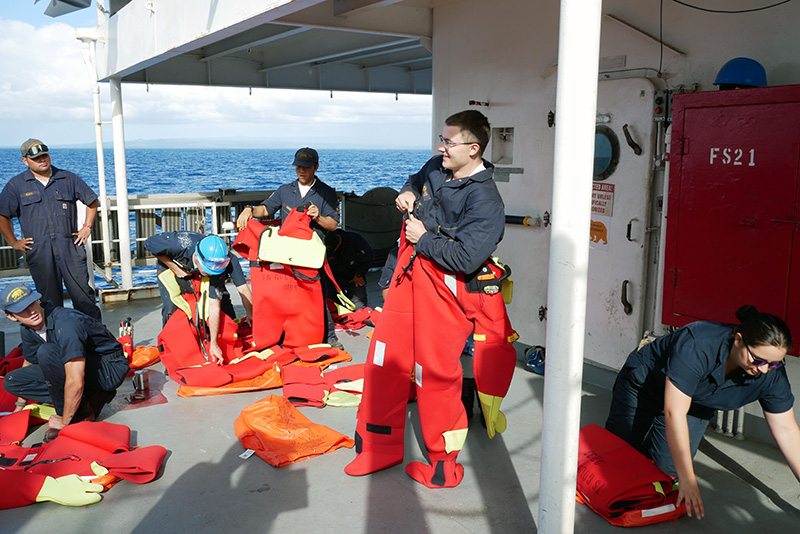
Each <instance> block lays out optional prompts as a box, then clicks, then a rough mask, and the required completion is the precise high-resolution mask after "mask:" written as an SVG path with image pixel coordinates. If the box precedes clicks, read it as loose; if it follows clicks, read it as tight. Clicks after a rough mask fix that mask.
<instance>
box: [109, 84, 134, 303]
mask: <svg viewBox="0 0 800 534" xmlns="http://www.w3.org/2000/svg"><path fill="white" fill-rule="evenodd" d="M108 81H109V86H110V87H111V129H112V131H113V132H114V177H115V183H116V185H117V227H118V228H119V262H120V274H121V276H122V289H126V290H130V289H133V266H132V263H131V222H130V208H129V206H128V168H127V166H126V164H125V125H124V121H123V115H122V83H121V81H120V78H118V77H113V78H109V79H108Z"/></svg>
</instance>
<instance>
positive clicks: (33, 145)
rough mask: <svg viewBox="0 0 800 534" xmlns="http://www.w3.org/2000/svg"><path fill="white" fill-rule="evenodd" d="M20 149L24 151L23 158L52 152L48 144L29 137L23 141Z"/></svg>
mask: <svg viewBox="0 0 800 534" xmlns="http://www.w3.org/2000/svg"><path fill="white" fill-rule="evenodd" d="M19 151H20V152H22V157H23V158H38V157H39V156H44V155H45V154H49V153H50V149H48V148H47V145H46V144H44V143H42V142H41V141H39V140H38V139H28V140H27V141H25V142H24V143H22V146H21V147H19Z"/></svg>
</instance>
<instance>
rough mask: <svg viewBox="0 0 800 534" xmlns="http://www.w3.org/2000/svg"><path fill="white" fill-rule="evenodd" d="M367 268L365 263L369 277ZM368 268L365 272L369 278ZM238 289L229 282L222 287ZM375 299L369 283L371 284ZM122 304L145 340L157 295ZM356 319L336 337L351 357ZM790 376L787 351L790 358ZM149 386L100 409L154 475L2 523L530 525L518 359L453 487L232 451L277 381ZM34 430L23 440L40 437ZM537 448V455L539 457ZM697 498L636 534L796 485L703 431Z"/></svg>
mask: <svg viewBox="0 0 800 534" xmlns="http://www.w3.org/2000/svg"><path fill="white" fill-rule="evenodd" d="M374 274H375V273H370V275H371V276H374ZM374 281H375V280H374V279H371V280H370V281H369V285H370V287H375V284H374ZM232 296H233V298H234V299H236V298H237V294H236V292H235V291H233V292H232ZM370 297H371V298H373V297H375V298H377V295H370ZM128 316H130V317H133V321H134V326H135V331H134V339H135V342H136V344H137V345H143V344H154V343H155V341H156V336H157V335H158V331H159V329H160V301H159V300H158V299H149V300H141V301H136V302H131V303H117V304H113V305H103V317H104V320H105V322H106V324H107V325H109V326H110V327H111V329H112V331H113V330H115V329H116V326H117V325H119V321H120V320H122V319H124V318H125V317H128ZM0 328H2V329H3V330H4V331H5V332H6V346H7V347H11V346H13V345H14V344H16V343H18V339H19V335H18V330H17V328H16V325H15V324H13V323H11V322H10V321H9V320H8V319H6V318H5V317H3V318H2V319H0ZM369 330H371V329H369V328H365V329H362V330H360V331H356V332H352V333H339V337H340V339H341V340H342V342H343V343H344V345H345V346H346V348H347V349H348V351H349V352H350V353H351V354H352V355H353V362H354V363H357V362H363V361H364V360H365V358H366V354H367V349H368V347H369V339H368V338H367V336H366V334H367V332H368V331H369ZM790 365H791V368H792V369H791V370H792V371H793V372H792V374H793V375H795V376H797V374H798V371H800V362H796V361H792V362H790ZM150 384H151V388H156V389H157V388H159V387H161V388H162V389H161V392H162V393H163V395H164V396H165V397H166V399H167V400H168V402H167V403H164V404H156V405H151V406H146V407H137V408H133V407H132V406H131V405H130V404H129V399H130V397H131V395H132V392H133V387H132V384H131V382H130V380H128V381H126V382H125V384H124V385H123V386H122V387H121V388H120V390H119V392H118V395H117V398H116V399H115V400H114V402H113V403H112V404H111V405H109V406H107V407H106V408H105V409H104V411H103V414H102V419H103V420H106V421H109V422H112V423H119V424H124V425H128V426H129V427H130V428H131V429H132V430H133V436H134V437H133V439H134V444H136V445H141V446H146V445H154V444H159V445H162V446H164V447H166V448H167V449H168V451H169V454H168V457H167V460H166V462H165V467H164V469H163V472H162V473H161V474H160V476H159V478H158V479H156V480H155V481H153V482H151V483H149V484H144V485H137V484H133V483H130V482H126V481H122V482H120V483H119V484H117V485H116V486H114V487H113V488H112V489H111V490H109V491H108V492H107V493H105V494H104V496H103V500H102V501H101V502H100V503H97V504H94V505H91V506H87V507H82V508H71V507H65V506H59V505H57V504H54V503H42V504H35V505H31V506H27V507H24V508H17V509H12V510H4V511H3V512H2V514H1V515H0V521H2V531H3V532H9V533H11V532H14V533H31V534H49V533H59V534H64V533H72V532H76V533H77V532H99V531H107V532H115V533H117V532H120V533H124V532H137V533H152V532H170V533H175V534H180V533H191V534H201V533H206V532H209V533H210V532H215V533H216V532H221V531H222V532H242V533H245V532H248V533H249V532H269V533H284V532H286V533H296V532H304V531H306V532H337V531H346V532H350V533H362V532H363V533H374V532H386V533H391V532H402V533H447V534H452V533H467V532H470V533H484V532H491V533H506V532H536V531H537V517H538V513H539V512H538V508H539V472H540V466H541V462H542V450H541V428H542V398H543V389H544V378H543V377H541V376H538V375H534V374H531V373H529V372H527V371H526V370H525V369H524V366H523V365H522V363H520V364H519V365H518V369H517V371H516V373H515V376H514V380H513V382H512V384H511V389H510V391H509V394H508V397H507V398H506V400H505V402H504V404H503V406H504V411H505V413H506V415H507V417H508V421H509V426H508V430H507V431H506V432H505V433H504V434H502V435H500V434H498V435H497V437H496V438H495V439H493V440H490V439H488V437H487V435H486V432H485V430H484V429H483V428H482V426H481V424H480V420H479V416H477V414H476V416H475V417H473V418H472V420H471V423H470V428H471V432H470V434H469V436H468V438H467V443H466V446H465V449H464V451H463V452H462V453H461V454H460V456H459V459H460V461H461V462H462V463H463V464H464V470H465V475H464V480H463V482H462V483H461V484H460V485H459V486H458V487H456V488H452V489H444V490H432V489H428V488H426V487H423V486H421V485H420V484H417V483H416V482H414V481H412V480H411V478H409V477H408V476H407V475H406V474H405V471H404V467H403V466H402V465H401V466H395V467H392V468H390V469H387V470H384V471H381V472H378V473H375V474H372V475H369V476H366V477H360V478H352V477H349V476H347V475H345V474H344V473H343V469H344V466H345V465H346V464H347V463H348V462H350V461H351V460H352V458H353V457H354V454H355V453H354V452H353V451H352V450H351V449H339V450H337V451H334V452H332V453H329V454H324V455H322V456H319V457H316V458H312V459H309V460H304V461H301V462H298V463H295V464H292V465H289V466H286V467H282V468H274V467H272V466H270V465H268V464H267V463H266V462H264V461H262V460H261V459H259V458H258V457H256V456H252V457H251V458H249V459H247V460H243V459H241V458H240V457H239V455H240V454H241V453H242V452H243V448H242V446H241V444H240V443H239V440H238V439H237V438H236V436H235V434H234V431H233V421H234V419H235V418H236V417H237V416H238V415H239V412H240V411H241V409H242V408H244V407H245V406H247V405H249V404H251V403H253V402H255V401H257V400H259V399H262V398H264V397H267V396H269V395H280V394H281V390H279V389H278V390H270V391H259V392H253V393H240V394H233V395H217V396H210V397H195V398H182V397H178V396H177V394H176V392H177V388H178V385H177V384H176V383H175V382H174V381H172V380H169V379H165V377H164V374H163V366H161V364H157V365H156V366H154V367H151V368H150ZM609 399H610V394H609V392H608V391H607V390H605V389H603V388H600V387H596V386H592V385H588V384H585V385H584V388H583V403H582V404H583V408H582V414H581V424H582V425H583V424H589V423H598V424H602V423H603V422H604V420H605V417H606V415H607V410H608V405H609ZM300 411H301V412H302V413H303V414H305V415H306V416H307V417H308V418H309V419H311V420H312V421H314V422H317V423H320V424H324V425H327V426H329V427H331V428H333V429H335V430H338V431H340V432H342V433H344V434H347V435H351V436H352V435H353V432H354V430H355V424H356V419H355V415H356V408H336V407H325V408H321V409H318V408H311V407H301V408H300ZM416 421H417V419H416V406H415V405H414V404H410V405H409V416H408V430H407V434H406V458H405V462H404V464H405V463H408V461H411V460H419V459H423V458H424V457H423V452H422V450H423V449H422V446H421V441H420V439H419V437H418V436H419V435H420V433H419V432H418V425H417V422H416ZM43 433H44V428H43V427H40V428H38V429H36V430H35V431H34V432H33V433H32V434H31V435H29V436H28V438H27V439H26V441H25V443H26V444H32V443H35V442H38V441H40V440H41V438H42V436H43ZM546 456H547V455H546V451H545V460H544V461H547V458H546ZM695 467H696V470H697V474H698V478H699V480H700V485H701V489H702V492H703V498H704V501H705V506H706V517H705V518H704V519H703V520H702V521H699V522H698V521H697V520H695V519H693V518H692V519H689V518H681V519H679V520H677V521H673V522H669V523H662V524H657V525H653V526H649V527H643V528H644V529H645V531H646V532H649V533H671V532H678V531H681V532H683V531H689V532H696V531H700V529H703V530H704V531H705V532H707V533H714V532H730V531H731V530H736V529H738V528H739V527H750V528H755V529H757V530H756V531H757V532H768V531H769V530H770V529H776V530H777V529H779V528H780V529H783V531H785V532H792V531H794V530H795V529H796V528H797V524H798V521H800V487H798V483H797V481H796V480H795V479H794V477H793V476H792V474H791V471H790V470H789V468H788V467H787V466H786V464H785V463H784V461H783V457H782V456H781V454H780V452H779V451H778V450H777V449H776V448H775V447H774V446H771V445H766V444H763V443H760V442H756V441H753V440H745V441H736V440H734V439H730V438H725V437H723V436H720V435H718V434H716V433H714V432H712V431H709V432H708V433H707V435H706V443H704V445H703V446H702V448H701V452H700V453H699V454H698V456H697V459H696V461H695ZM576 506H577V508H576V523H575V532H578V533H587V534H588V533H592V534H594V533H604V532H616V531H618V528H617V527H612V526H611V525H609V524H608V523H606V522H605V521H604V520H603V519H602V518H601V517H600V516H598V515H596V514H594V513H593V512H592V511H591V510H589V509H588V508H587V507H586V506H584V505H576Z"/></svg>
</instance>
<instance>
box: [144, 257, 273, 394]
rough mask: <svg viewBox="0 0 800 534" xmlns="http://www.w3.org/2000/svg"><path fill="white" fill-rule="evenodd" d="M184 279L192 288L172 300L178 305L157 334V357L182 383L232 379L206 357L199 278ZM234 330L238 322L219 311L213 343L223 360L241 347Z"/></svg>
mask: <svg viewBox="0 0 800 534" xmlns="http://www.w3.org/2000/svg"><path fill="white" fill-rule="evenodd" d="M164 274H166V276H169V275H170V272H169V271H164V273H162V275H164ZM188 282H189V283H190V284H191V286H192V289H193V291H192V292H191V293H182V294H181V297H179V298H181V299H182V300H183V302H182V303H178V302H176V304H179V306H178V309H177V310H175V312H174V313H173V314H172V315H171V316H170V318H169V320H168V321H167V324H166V325H164V328H163V330H161V333H159V335H158V348H159V350H160V351H161V361H162V362H163V363H164V366H165V367H166V368H167V372H168V373H169V374H170V376H172V377H174V378H177V379H178V380H180V381H181V382H182V383H184V384H186V385H193V386H220V385H222V384H227V383H228V382H230V381H231V380H232V376H231V373H229V372H227V371H225V370H224V369H222V368H221V367H220V366H218V365H216V364H215V363H210V362H209V361H208V356H207V355H208V354H209V348H208V347H209V343H210V340H209V338H208V335H209V333H208V327H207V324H206V317H205V313H204V306H205V302H204V299H205V298H207V297H206V296H204V295H205V293H206V292H205V291H204V290H203V289H202V288H201V286H202V284H203V281H202V278H201V277H197V276H194V277H192V278H190V279H188ZM198 299H200V302H198ZM198 308H199V309H198ZM238 331H239V325H238V324H237V323H236V321H234V320H233V319H231V318H230V317H229V316H228V315H227V314H225V313H220V319H219V333H218V337H217V343H218V344H219V347H220V349H222V358H223V361H224V363H226V364H227V363H230V362H231V361H233V360H236V359H237V358H241V357H242V355H243V351H244V350H245V346H244V344H243V343H242V341H241V339H240V337H239V335H238ZM268 368H269V366H268V365H266V367H265V368H263V369H261V372H262V373H263V372H264V371H266V370H267V369H268ZM257 374H258V373H257ZM254 376H256V375H254Z"/></svg>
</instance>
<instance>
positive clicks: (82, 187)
mask: <svg viewBox="0 0 800 534" xmlns="http://www.w3.org/2000/svg"><path fill="white" fill-rule="evenodd" d="M50 168H51V170H52V174H51V176H50V180H49V181H48V182H47V185H42V183H41V182H40V181H39V180H37V179H36V177H35V176H34V175H33V173H32V172H31V170H30V169H26V170H25V172H22V173H20V174H18V175H16V176H14V177H13V178H11V180H9V181H8V183H7V184H6V186H5V187H4V188H3V191H2V193H0V215H2V216H4V217H6V218H7V219H11V218H13V217H18V218H19V224H20V228H21V229H22V234H23V235H24V236H25V237H32V238H33V239H34V241H35V240H36V238H43V237H70V236H71V235H72V234H73V233H75V232H77V231H78V211H77V204H76V202H77V201H78V200H80V201H81V202H83V203H84V204H85V205H87V206H88V205H90V204H92V203H93V202H94V201H95V200H97V195H96V194H95V193H94V191H92V189H91V188H90V187H89V186H88V185H86V182H84V181H83V180H82V179H81V178H80V177H79V176H78V175H77V174H74V173H71V172H69V171H65V170H62V169H58V168H56V167H54V166H51V167H50Z"/></svg>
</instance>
